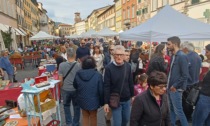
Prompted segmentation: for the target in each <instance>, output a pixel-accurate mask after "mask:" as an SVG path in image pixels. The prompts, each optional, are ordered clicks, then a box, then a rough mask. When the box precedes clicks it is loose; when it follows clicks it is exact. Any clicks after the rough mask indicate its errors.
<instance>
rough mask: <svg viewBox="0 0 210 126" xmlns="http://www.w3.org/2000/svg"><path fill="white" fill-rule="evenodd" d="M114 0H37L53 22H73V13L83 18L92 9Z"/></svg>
mask: <svg viewBox="0 0 210 126" xmlns="http://www.w3.org/2000/svg"><path fill="white" fill-rule="evenodd" d="M113 1H114V0H37V2H41V3H42V4H43V7H44V9H46V10H47V15H48V16H49V17H50V18H51V19H53V21H55V22H62V23H67V24H74V13H75V12H80V16H81V18H82V19H85V18H86V17H87V16H88V15H89V14H90V13H91V12H92V11H93V10H94V9H97V8H100V7H104V6H107V5H112V4H114V3H113Z"/></svg>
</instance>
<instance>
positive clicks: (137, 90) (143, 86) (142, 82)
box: [134, 73, 148, 96]
mask: <svg viewBox="0 0 210 126" xmlns="http://www.w3.org/2000/svg"><path fill="white" fill-rule="evenodd" d="M147 78H148V76H147V74H145V73H143V74H141V75H138V76H137V81H136V83H137V84H136V85H135V86H134V95H135V96H136V95H138V94H141V93H142V92H144V91H145V90H147V88H148V85H147Z"/></svg>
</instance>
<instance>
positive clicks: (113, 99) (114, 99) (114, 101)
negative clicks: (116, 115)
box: [109, 64, 126, 109]
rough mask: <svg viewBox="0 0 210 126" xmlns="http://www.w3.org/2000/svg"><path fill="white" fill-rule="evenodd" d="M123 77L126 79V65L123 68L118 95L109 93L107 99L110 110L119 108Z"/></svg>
mask: <svg viewBox="0 0 210 126" xmlns="http://www.w3.org/2000/svg"><path fill="white" fill-rule="evenodd" d="M125 77H126V64H125V67H124V78H123V82H122V87H121V89H120V94H119V93H111V94H110V99H109V106H110V107H111V108H114V109H115V108H118V107H119V106H120V95H121V93H122V89H123V87H124V82H125Z"/></svg>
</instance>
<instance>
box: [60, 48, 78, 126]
mask: <svg viewBox="0 0 210 126" xmlns="http://www.w3.org/2000/svg"><path fill="white" fill-rule="evenodd" d="M66 52H67V61H66V62H63V63H61V64H60V66H59V70H58V73H59V80H60V81H61V83H60V84H61V85H60V86H61V92H62V97H63V106H64V112H65V118H66V124H67V126H79V119H80V107H79V106H78V105H77V103H76V89H75V88H74V87H73V82H74V78H75V75H76V72H77V71H78V70H80V69H81V66H80V64H79V63H78V62H76V61H75V58H76V51H75V50H74V49H73V48H68V49H67V51H66ZM71 68H72V69H71ZM70 69H71V71H70V72H69V73H68V71H69V70H70ZM67 73H68V75H67ZM65 76H66V77H65ZM64 77H65V78H64ZM63 78H64V79H63ZM71 101H72V104H73V108H74V119H72V116H71V112H70V105H71Z"/></svg>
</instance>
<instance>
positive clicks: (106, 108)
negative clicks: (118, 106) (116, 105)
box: [104, 104, 109, 113]
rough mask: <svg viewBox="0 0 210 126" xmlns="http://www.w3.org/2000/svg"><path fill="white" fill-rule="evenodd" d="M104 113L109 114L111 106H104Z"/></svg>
mask: <svg viewBox="0 0 210 126" xmlns="http://www.w3.org/2000/svg"><path fill="white" fill-rule="evenodd" d="M104 112H105V113H108V112H109V105H108V104H105V105H104Z"/></svg>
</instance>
